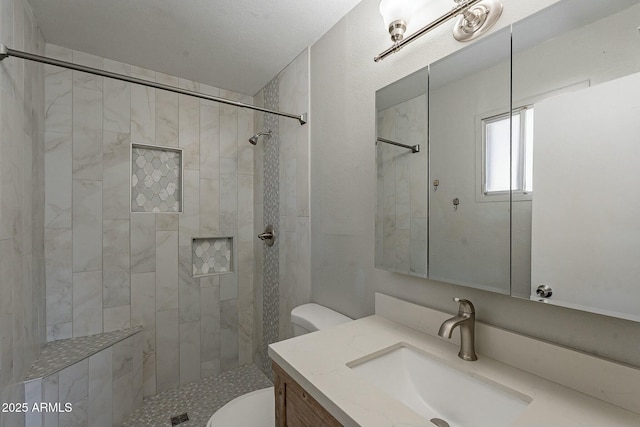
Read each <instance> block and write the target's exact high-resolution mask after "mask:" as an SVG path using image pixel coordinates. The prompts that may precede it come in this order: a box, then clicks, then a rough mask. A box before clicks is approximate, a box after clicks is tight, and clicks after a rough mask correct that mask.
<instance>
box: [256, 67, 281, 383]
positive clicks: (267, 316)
mask: <svg viewBox="0 0 640 427" xmlns="http://www.w3.org/2000/svg"><path fill="white" fill-rule="evenodd" d="M279 91H280V82H279V79H278V78H277V77H276V78H275V79H273V80H271V82H269V84H267V86H265V88H264V106H265V108H269V109H274V110H277V109H278V104H279V103H280V100H279ZM278 123H279V119H278V118H277V117H276V116H273V115H271V114H265V115H264V125H265V128H266V129H270V130H271V132H272V136H271V138H268V139H267V140H266V142H265V144H266V145H265V148H264V181H263V182H264V223H265V224H272V225H273V227H274V232H275V233H276V235H277V236H279V235H280V233H279V231H280V230H279V220H280V130H279V126H278ZM279 242H280V239H275V242H274V244H273V246H265V247H264V265H263V267H264V284H263V299H262V307H263V311H262V324H263V326H262V330H263V340H262V348H261V349H260V350H259V354H260V361H261V369H262V372H264V373H265V374H266V375H267V376H269V378H271V375H272V373H271V360H270V358H269V356H268V354H267V348H268V346H269V344H272V343H274V342H277V341H278V336H279V331H280V320H279V313H280V309H279V302H280V291H279V288H280V286H279V277H280V256H279V253H280V243H279Z"/></svg>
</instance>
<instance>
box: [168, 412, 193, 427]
mask: <svg viewBox="0 0 640 427" xmlns="http://www.w3.org/2000/svg"><path fill="white" fill-rule="evenodd" d="M187 421H189V416H188V415H187V413H186V412H185V413H184V414H180V415H176V416H175V417H171V425H172V426H177V425H178V424H182V423H186V422H187Z"/></svg>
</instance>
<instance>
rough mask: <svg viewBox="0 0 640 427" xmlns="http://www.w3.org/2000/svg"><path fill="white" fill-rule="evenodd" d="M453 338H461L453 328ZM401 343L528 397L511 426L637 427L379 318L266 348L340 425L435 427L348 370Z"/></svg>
mask: <svg viewBox="0 0 640 427" xmlns="http://www.w3.org/2000/svg"><path fill="white" fill-rule="evenodd" d="M454 333H455V334H459V333H458V331H457V330H455V331H454ZM398 343H406V344H408V345H410V346H413V347H415V348H417V349H419V350H421V351H424V352H426V353H430V354H432V355H433V356H435V357H436V358H438V359H441V360H444V361H446V362H447V363H448V364H449V365H450V366H452V367H455V368H457V369H459V370H461V371H464V372H468V373H471V374H476V375H480V376H483V377H485V378H488V379H491V380H493V381H496V382H498V383H500V384H503V385H504V386H506V387H508V388H511V389H513V390H515V391H517V392H519V393H522V394H524V395H526V396H529V397H530V398H531V399H532V401H531V403H530V404H529V405H528V406H527V408H526V409H525V410H524V412H523V413H522V414H521V415H520V416H519V417H518V418H517V419H516V420H515V421H514V422H513V423H512V424H511V425H512V426H513V427H522V426H530V427H533V426H536V427H542V426H544V427H550V426H553V427H587V426H588V427H626V426H629V427H638V426H640V415H639V414H636V413H634V412H631V411H628V410H625V409H622V408H620V407H617V406H614V405H612V404H609V403H606V402H604V401H602V400H599V399H596V398H593V397H590V396H588V395H586V394H583V393H580V392H578V391H575V390H572V389H570V388H567V387H564V386H561V385H559V384H557V383H554V382H552V381H549V380H546V379H544V378H542V377H539V376H536V375H533V374H530V373H528V372H525V371H523V370H521V369H517V368H514V367H512V366H510V365H507V364H504V363H501V362H499V361H496V360H494V359H491V358H489V357H487V356H483V355H482V354H478V360H477V361H475V362H466V361H463V360H461V359H459V358H458V357H457V353H458V350H459V347H458V346H457V345H456V344H454V343H451V342H450V341H447V340H444V339H441V338H438V337H434V336H430V335H427V334H425V333H422V332H419V331H417V330H415V329H411V328H409V327H407V326H404V325H401V324H399V323H395V322H393V321H391V320H388V319H386V318H384V317H381V316H378V315H374V316H370V317H366V318H363V319H359V320H356V321H353V322H349V323H346V324H343V325H340V326H337V327H335V328H331V329H327V330H323V331H318V332H315V333H312V334H308V335H303V336H300V337H296V338H292V339H290V340H286V341H282V342H279V343H275V344H271V345H270V346H269V356H271V358H272V359H273V360H274V361H275V362H276V363H277V364H278V365H280V366H281V367H282V368H283V369H284V370H285V371H286V372H287V373H288V374H289V375H290V376H291V377H292V378H293V379H294V380H296V381H297V382H298V383H299V384H300V385H301V386H302V387H303V388H304V389H306V390H307V391H308V392H309V393H310V394H311V395H312V396H313V397H314V398H315V399H316V400H317V401H318V402H319V403H320V404H321V405H323V406H324V407H325V408H326V409H327V410H328V411H329V412H330V413H331V414H332V415H333V416H334V417H336V419H338V421H340V422H341V423H342V424H343V425H344V426H345V427H351V426H362V427H382V426H385V427H391V426H403V427H409V426H425V427H427V426H429V427H433V424H432V423H431V422H430V421H429V420H427V419H425V418H422V417H421V416H419V415H418V414H417V413H415V412H413V411H412V410H411V409H409V408H408V407H406V406H405V405H403V404H402V403H400V402H399V401H397V400H395V399H394V398H392V397H391V396H389V395H388V394H386V393H385V392H384V391H382V390H380V389H378V388H376V387H374V386H373V385H371V384H370V383H369V382H367V380H366V379H365V378H363V377H361V376H360V375H359V374H358V373H357V372H355V371H352V370H351V369H350V368H348V367H347V363H349V362H352V361H354V360H357V359H360V358H362V357H365V356H368V355H370V354H372V353H375V352H379V351H381V350H384V349H386V348H388V347H391V346H394V345H396V344H398ZM586 375H588V373H586ZM638 387H639V388H640V385H639V386H638Z"/></svg>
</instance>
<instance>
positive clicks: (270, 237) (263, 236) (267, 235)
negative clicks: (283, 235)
mask: <svg viewBox="0 0 640 427" xmlns="http://www.w3.org/2000/svg"><path fill="white" fill-rule="evenodd" d="M258 239H260V240H262V241H263V242H264V243H266V244H267V246H273V243H274V241H275V239H276V233H275V232H274V231H273V226H272V225H268V226H267V228H265V230H264V233H260V234H258Z"/></svg>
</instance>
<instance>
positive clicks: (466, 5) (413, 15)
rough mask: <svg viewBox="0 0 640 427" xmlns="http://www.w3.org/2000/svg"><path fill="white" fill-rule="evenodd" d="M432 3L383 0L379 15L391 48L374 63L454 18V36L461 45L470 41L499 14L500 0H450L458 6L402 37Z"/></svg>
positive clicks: (500, 12) (487, 27)
mask: <svg viewBox="0 0 640 427" xmlns="http://www.w3.org/2000/svg"><path fill="white" fill-rule="evenodd" d="M434 1H435V0H422V1H418V0H382V1H381V2H380V14H381V15H382V17H383V19H384V23H385V26H386V27H387V28H388V30H389V34H390V35H391V41H393V46H391V47H390V48H388V49H387V50H385V51H384V52H382V53H381V54H380V55H378V56H376V57H375V58H374V59H373V60H374V61H375V62H378V61H381V60H383V59H384V58H386V57H387V56H389V55H391V54H392V53H395V52H397V51H399V50H400V49H402V47H403V46H405V45H407V44H409V43H411V42H412V41H414V40H415V39H417V38H419V37H422V36H423V35H425V34H426V33H428V32H429V31H431V30H433V29H434V28H436V27H438V26H440V25H441V24H443V23H445V22H447V21H449V20H450V19H452V18H456V24H455V27H454V28H453V37H454V38H455V39H456V40H458V41H461V42H464V41H469V40H473V39H475V38H477V37H479V36H480V35H481V34H483V33H485V32H486V31H487V30H488V29H489V28H491V27H492V26H493V24H495V23H496V22H497V21H498V19H499V18H500V16H501V15H502V2H501V1H500V0H453V1H454V2H455V3H456V4H457V6H455V7H454V8H453V9H451V10H450V11H449V12H447V13H445V14H444V15H442V16H440V17H439V18H437V19H435V20H433V21H432V22H431V23H430V24H428V25H426V26H424V27H422V28H420V29H419V30H416V31H415V32H414V33H412V34H411V35H409V36H407V37H406V38H405V36H404V35H405V32H406V30H407V27H408V26H409V22H416V21H417V22H420V18H421V17H424V16H425V15H426V13H427V10H428V9H429V8H430V7H429V6H433V2H434ZM438 1H440V0H438Z"/></svg>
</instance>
